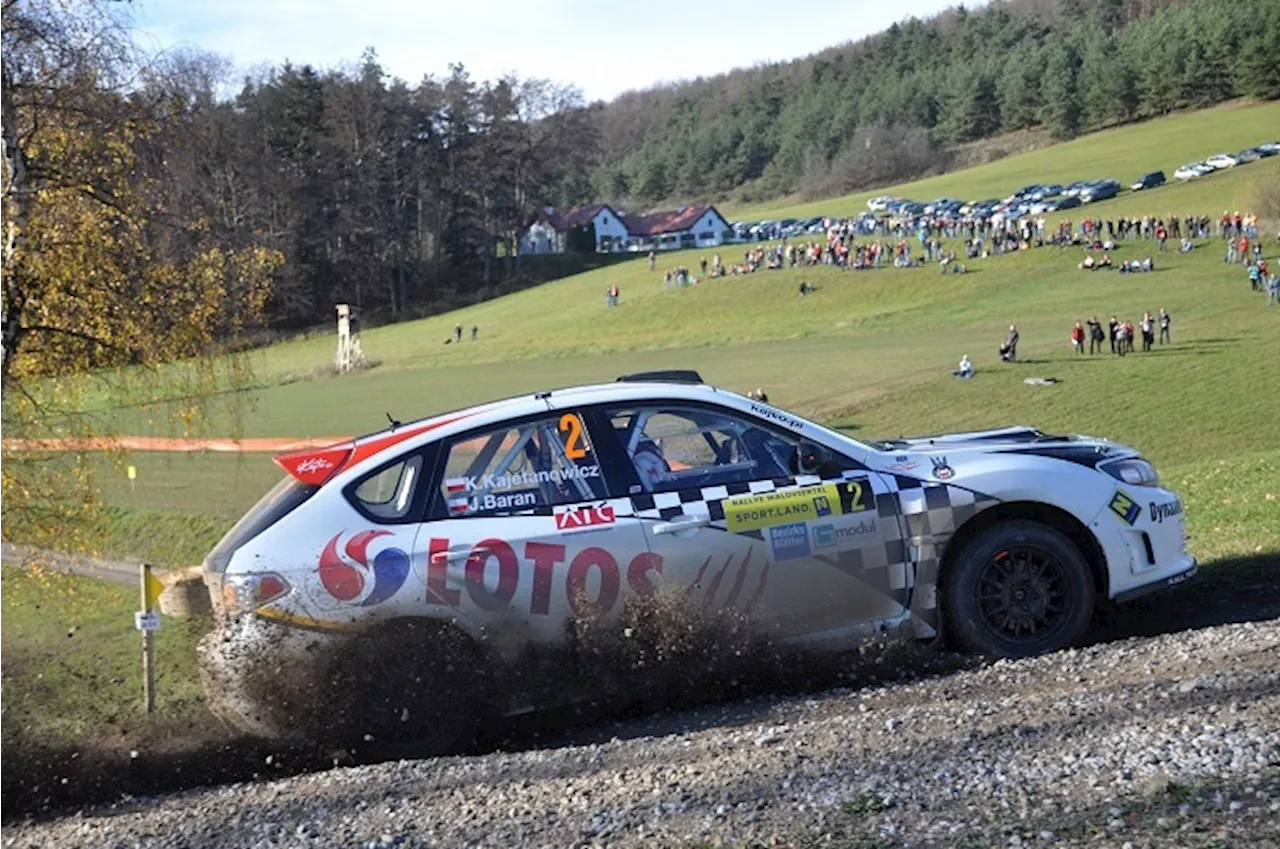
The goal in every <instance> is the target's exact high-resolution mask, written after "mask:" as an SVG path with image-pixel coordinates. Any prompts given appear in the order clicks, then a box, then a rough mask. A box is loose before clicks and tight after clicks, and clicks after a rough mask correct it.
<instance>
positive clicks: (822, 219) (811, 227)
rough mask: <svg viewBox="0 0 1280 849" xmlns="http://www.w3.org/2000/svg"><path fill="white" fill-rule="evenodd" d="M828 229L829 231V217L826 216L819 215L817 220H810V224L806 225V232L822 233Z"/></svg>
mask: <svg viewBox="0 0 1280 849" xmlns="http://www.w3.org/2000/svg"><path fill="white" fill-rule="evenodd" d="M826 229H827V217H826V216H825V215H819V216H817V217H815V218H810V219H809V221H808V223H807V224H805V229H804V232H806V233H821V232H823V231H824V230H826Z"/></svg>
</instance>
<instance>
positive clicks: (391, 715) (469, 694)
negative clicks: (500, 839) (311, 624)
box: [323, 619, 492, 756]
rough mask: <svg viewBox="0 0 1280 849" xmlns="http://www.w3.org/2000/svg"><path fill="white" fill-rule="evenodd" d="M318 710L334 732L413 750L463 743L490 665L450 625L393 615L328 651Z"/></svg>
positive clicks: (485, 692) (485, 707)
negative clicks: (331, 654) (326, 695)
mask: <svg viewBox="0 0 1280 849" xmlns="http://www.w3.org/2000/svg"><path fill="white" fill-rule="evenodd" d="M327 672H328V674H327V675H326V676H325V684H326V685H327V688H328V689H329V694H330V695H329V698H328V699H324V700H323V702H324V706H325V713H326V714H327V715H328V719H329V723H330V724H329V728H330V730H331V732H332V734H333V736H334V737H336V738H337V739H339V740H341V741H343V742H350V743H356V744H365V746H366V747H368V744H373V745H374V746H375V747H377V748H379V749H384V748H390V749H396V750H399V749H403V750H404V751H406V752H412V753H413V754H414V755H415V756H427V755H432V754H444V753H447V752H452V751H457V750H459V749H462V748H464V747H466V746H467V745H469V744H470V743H471V742H472V740H473V739H474V737H475V734H476V731H477V730H478V728H479V727H480V724H481V722H482V720H483V719H484V718H486V717H487V716H488V715H489V712H490V708H491V705H492V698H491V693H492V688H491V686H490V667H489V664H488V663H487V659H486V658H485V657H484V654H483V652H481V651H480V649H479V647H478V646H477V645H476V644H475V642H474V641H472V640H471V639H470V638H468V637H467V636H466V635H465V634H462V633H461V632H459V631H458V630H456V629H455V628H452V627H450V626H448V625H444V624H442V623H439V622H435V621H432V620H428V619H398V620H396V621H393V622H389V623H387V624H385V625H381V626H378V627H377V628H375V629H374V630H373V631H371V632H369V633H366V634H362V635H360V636H359V637H357V638H355V639H354V640H352V641H351V643H350V645H349V646H348V647H347V648H346V649H345V650H344V651H342V652H340V653H339V655H338V656H336V657H334V658H331V659H330V662H329V667H328V670H327Z"/></svg>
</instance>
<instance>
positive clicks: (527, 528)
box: [414, 410, 648, 660]
mask: <svg viewBox="0 0 1280 849" xmlns="http://www.w3.org/2000/svg"><path fill="white" fill-rule="evenodd" d="M433 486H434V492H433V500H432V503H431V506H430V508H429V514H428V520H427V522H426V523H425V524H424V525H423V526H422V530H421V532H420V533H419V534H418V538H417V540H416V542H415V554H416V556H415V558H414V562H415V563H416V564H422V566H421V568H422V569H423V571H424V574H423V576H422V580H423V582H424V584H425V587H426V594H425V595H426V598H425V601H426V605H427V606H428V608H431V609H433V614H434V615H436V616H439V617H443V616H446V615H451V616H456V617H457V618H458V619H459V621H460V623H461V624H463V625H464V626H465V627H468V628H469V629H470V630H472V631H473V632H479V634H482V635H483V637H484V640H485V643H486V645H487V646H488V647H489V648H490V649H491V650H493V651H495V652H496V653H497V654H498V655H499V656H501V657H503V658H506V659H508V660H510V659H514V658H515V657H517V656H518V655H520V654H521V653H522V652H524V651H526V650H529V649H531V648H534V647H536V646H538V645H554V644H559V643H563V642H564V641H565V639H566V634H567V628H566V625H567V623H568V620H569V619H570V618H571V617H602V616H606V617H607V616H609V615H611V614H613V613H614V612H615V611H616V610H617V609H618V608H619V606H620V597H621V595H622V587H623V584H624V583H625V582H626V581H627V576H628V573H629V571H628V570H630V569H632V568H635V569H642V568H643V564H644V562H645V561H646V560H647V559H648V554H647V552H648V549H647V547H646V546H645V541H644V532H643V530H642V529H641V527H640V522H639V520H638V519H637V518H635V517H634V515H632V511H631V509H630V503H629V501H628V500H627V499H625V498H624V499H620V500H619V499H613V498H610V497H609V496H608V492H609V490H608V482H607V480H606V478H605V472H604V470H603V469H602V467H601V465H600V461H599V458H598V457H597V453H596V450H595V447H594V445H593V442H592V438H591V435H590V433H589V432H588V430H587V429H586V428H585V427H584V425H583V420H582V418H581V416H580V414H579V413H578V412H577V411H574V410H560V411H554V412H548V413H547V414H546V415H541V416H535V417H529V418H525V419H520V420H514V421H509V422H505V423H502V424H500V425H494V426H490V427H486V428H482V429H478V430H474V431H471V432H468V433H464V434H461V435H459V436H456V437H454V438H451V439H448V440H445V441H444V444H443V445H442V446H441V449H440V457H439V461H438V463H437V471H436V476H435V479H434V483H433ZM637 558H639V560H637Z"/></svg>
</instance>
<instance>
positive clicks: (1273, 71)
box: [1235, 13, 1280, 100]
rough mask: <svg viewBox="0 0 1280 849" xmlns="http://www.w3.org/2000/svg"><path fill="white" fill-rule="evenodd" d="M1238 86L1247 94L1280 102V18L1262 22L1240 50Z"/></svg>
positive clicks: (1272, 16) (1237, 65)
mask: <svg viewBox="0 0 1280 849" xmlns="http://www.w3.org/2000/svg"><path fill="white" fill-rule="evenodd" d="M1235 70H1236V85H1237V86H1238V88H1239V89H1240V91H1241V92H1242V93H1244V94H1248V95H1251V96H1253V97H1261V98H1265V99H1267V100H1275V99H1276V98H1280V14H1276V13H1273V14H1271V15H1268V16H1267V17H1266V18H1264V19H1262V20H1261V21H1259V29H1258V31H1257V32H1255V33H1254V34H1253V35H1252V36H1250V37H1249V38H1248V39H1247V40H1246V41H1245V42H1244V45H1243V46H1242V47H1241V49H1240V57H1239V59H1237V61H1236V69H1235Z"/></svg>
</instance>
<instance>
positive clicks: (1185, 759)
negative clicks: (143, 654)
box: [3, 619, 1280, 849]
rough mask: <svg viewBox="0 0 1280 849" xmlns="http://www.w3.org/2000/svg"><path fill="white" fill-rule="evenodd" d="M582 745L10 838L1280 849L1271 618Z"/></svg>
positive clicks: (97, 813) (666, 724)
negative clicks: (1243, 848)
mask: <svg viewBox="0 0 1280 849" xmlns="http://www.w3.org/2000/svg"><path fill="white" fill-rule="evenodd" d="M886 674H887V676H888V677H892V670H886ZM882 677H885V676H882ZM574 739H575V742H573V743H571V744H563V745H558V746H556V745H553V746H544V747H542V748H538V749H533V750H529V751H523V752H517V753H502V752H499V753H495V754H489V755H484V756H478V757H455V758H442V759H435V760H422V761H399V762H392V763H382V764H377V765H373V766H362V767H350V768H342V769H333V770H330V771H326V772H322V773H314V774H310V775H304V776H297V777H293V778H289V779H284V780H278V781H271V782H262V783H246V784H233V785H228V786H223V787H217V788H208V789H203V790H199V791H191V792H186V793H180V794H173V795H169V796H165V797H161V798H154V799H135V800H132V801H130V802H127V803H122V804H117V805H114V806H109V807H103V808H97V809H89V810H85V811H82V812H80V813H77V814H75V815H71V816H64V817H62V818H60V819H57V820H53V821H48V822H40V823H15V824H11V825H10V826H8V827H6V828H5V829H4V834H3V842H4V844H5V845H6V846H15V847H28V846H30V847H44V846H86V847H88V846H103V847H134V846H140V847H170V846H172V847H200V846H237V847H317V846H326V847H327V846H356V847H370V849H378V848H379V847H435V846H449V847H453V846H465V847H544V846H546V847H565V846H597V845H598V846H689V847H693V846H720V845H726V846H815V847H817V846H845V847H882V846H883V847H889V846H895V847H896V846H904V847H905V846H929V847H932V846H939V847H943V846H945V847H953V846H959V847H968V846H972V847H979V846H1015V847H1016V846H1086V845H1087V846H1090V847H1097V846H1108V847H1117V849H1122V847H1131V849H1137V847H1148V846H1149V847H1158V846H1159V847H1163V846H1205V847H1209V846H1220V847H1228V846H1247V847H1277V846H1280V619H1275V620H1268V621H1262V622H1246V623H1240V624H1231V625H1220V626H1216V627H1210V628H1204V629H1201V630H1196V631H1186V632H1181V633H1173V634H1164V635H1160V636H1156V637H1146V638H1130V639H1127V640H1123V641H1120V642H1114V643H1108V644H1101V645H1095V646H1091V647H1089V648H1083V649H1076V650H1070V651H1065V652H1060V653H1058V654H1054V655H1050V656H1047V657H1041V658H1035V659H1031V660H1024V661H1000V662H996V663H992V664H990V665H986V666H982V667H979V668H974V669H969V670H966V671H962V672H957V673H952V674H947V675H940V676H936V677H932V678H926V679H923V680H915V681H909V682H906V683H880V684H875V685H871V686H866V687H863V688H861V689H857V690H850V689H842V690H833V691H829V692H825V693H822V694H819V695H816V696H803V697H792V698H777V697H772V698H767V699H765V698H760V699H753V700H748V701H745V702H738V703H735V704H732V705H724V706H718V707H714V708H706V709H702V710H698V711H689V712H685V713H681V714H673V715H662V716H656V717H649V718H645V719H642V720H635V721H629V722H623V723H612V724H609V725H605V726H597V727H596V728H594V729H591V730H588V731H586V732H583V733H582V734H581V735H578V736H577V737H575V738H574Z"/></svg>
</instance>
